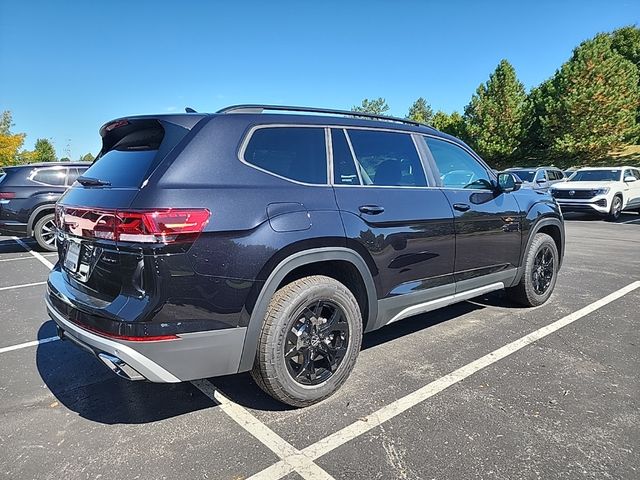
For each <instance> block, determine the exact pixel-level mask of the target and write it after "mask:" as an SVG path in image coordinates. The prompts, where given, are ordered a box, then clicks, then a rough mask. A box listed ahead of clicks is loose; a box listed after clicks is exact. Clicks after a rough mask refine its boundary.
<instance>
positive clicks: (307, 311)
mask: <svg viewBox="0 0 640 480" xmlns="http://www.w3.org/2000/svg"><path fill="white" fill-rule="evenodd" d="M336 312H338V314H337V315H336V316H334V314H335V313H336ZM318 319H319V320H318ZM322 320H325V321H324V322H322ZM332 320H333V321H332ZM332 328H333V329H332ZM294 340H295V343H294ZM361 344H362V316H361V313H360V308H359V306H358V302H357V301H356V299H355V297H354V296H353V294H352V293H351V291H350V290H349V289H348V288H347V287H346V286H344V285H343V284H342V283H340V282H338V281H337V280H335V279H333V278H330V277H325V276H321V275H315V276H310V277H304V278H301V279H299V280H295V281H293V282H291V283H289V284H288V285H286V286H284V287H282V288H280V289H279V290H278V291H277V292H276V293H275V294H274V296H273V298H272V299H271V302H270V303H269V307H268V309H267V313H266V316H265V320H264V324H263V326H262V332H261V334H260V338H259V340H258V351H257V353H256V359H255V363H254V367H253V370H252V371H251V376H252V377H253V379H254V380H255V381H256V383H257V384H258V385H259V386H260V388H262V389H263V390H264V391H265V392H267V393H268V394H269V395H271V396H272V397H273V398H275V399H276V400H279V401H280V402H283V403H286V404H288V405H292V406H294V407H305V406H308V405H312V404H314V403H317V402H319V401H321V400H323V399H325V398H327V397H329V396H330V395H332V394H333V393H335V392H336V391H337V390H338V389H339V388H340V386H341V385H342V384H343V383H344V382H345V381H346V380H347V378H348V377H349V374H350V373H351V371H352V370H353V367H354V365H355V363H356V358H357V357H358V354H359V353H360V346H361ZM287 354H288V355H287ZM309 359H310V360H311V361H308V360H309ZM332 360H333V362H332ZM305 362H306V363H305ZM306 367H308V368H306Z"/></svg>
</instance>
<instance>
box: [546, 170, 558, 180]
mask: <svg viewBox="0 0 640 480" xmlns="http://www.w3.org/2000/svg"><path fill="white" fill-rule="evenodd" d="M547 177H548V178H549V180H551V181H553V180H558V174H557V173H556V172H555V170H547Z"/></svg>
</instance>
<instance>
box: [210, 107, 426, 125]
mask: <svg viewBox="0 0 640 480" xmlns="http://www.w3.org/2000/svg"><path fill="white" fill-rule="evenodd" d="M265 110H271V111H282V112H308V113H327V114H330V115H345V116H348V117H359V118H371V119H373V120H386V121H388V122H399V123H406V124H409V125H416V126H419V127H429V126H430V125H427V124H426V123H420V122H416V121H414V120H409V119H407V118H398V117H390V116H388V115H376V114H373V113H365V112H353V111H350V110H335V109H332V108H314V107H297V106H291V105H260V104H247V105H232V106H230V107H225V108H223V109H221V110H218V111H217V112H216V113H262V112H264V111H265Z"/></svg>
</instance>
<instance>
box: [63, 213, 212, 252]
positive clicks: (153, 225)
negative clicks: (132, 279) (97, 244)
mask: <svg viewBox="0 0 640 480" xmlns="http://www.w3.org/2000/svg"><path fill="white" fill-rule="evenodd" d="M210 216H211V212H210V211H209V210H207V209H206V208H199V209H181V208H168V209H159V210H97V209H96V210H93V209H87V208H77V207H61V206H58V208H57V210H56V223H57V224H58V228H60V229H61V230H63V231H65V232H68V233H71V234H72V235H76V236H78V237H83V238H96V239H103V240H115V241H120V242H136V243H163V244H168V243H178V242H192V241H194V240H195V239H196V238H197V237H198V235H200V233H201V232H202V230H203V229H204V227H205V226H206V225H207V223H208V222H209V217H210Z"/></svg>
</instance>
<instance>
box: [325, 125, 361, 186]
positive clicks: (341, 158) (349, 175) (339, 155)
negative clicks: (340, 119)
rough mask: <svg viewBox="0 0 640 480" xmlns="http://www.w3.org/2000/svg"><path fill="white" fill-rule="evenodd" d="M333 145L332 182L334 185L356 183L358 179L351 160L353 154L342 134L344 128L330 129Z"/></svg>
mask: <svg viewBox="0 0 640 480" xmlns="http://www.w3.org/2000/svg"><path fill="white" fill-rule="evenodd" d="M331 145H332V147H333V183H335V184H336V185H358V184H359V183H360V179H359V178H358V172H357V170H356V164H355V163H354V161H353V155H351V150H350V149H349V144H348V143H347V139H346V137H345V136H344V130H339V129H336V128H332V129H331Z"/></svg>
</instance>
